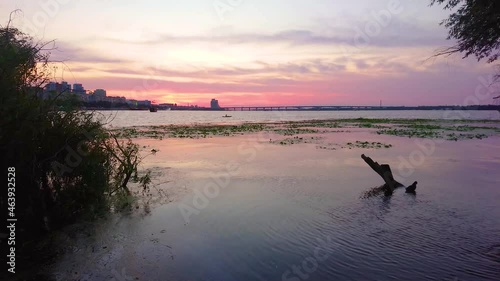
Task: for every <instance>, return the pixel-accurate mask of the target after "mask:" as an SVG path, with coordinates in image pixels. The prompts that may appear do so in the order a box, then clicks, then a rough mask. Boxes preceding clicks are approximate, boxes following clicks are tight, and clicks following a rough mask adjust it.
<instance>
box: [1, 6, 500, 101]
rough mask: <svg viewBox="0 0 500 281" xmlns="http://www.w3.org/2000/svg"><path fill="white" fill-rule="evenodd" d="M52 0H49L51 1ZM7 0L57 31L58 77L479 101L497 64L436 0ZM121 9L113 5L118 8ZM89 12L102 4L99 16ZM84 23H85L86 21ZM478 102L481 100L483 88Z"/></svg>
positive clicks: (218, 89) (337, 96)
mask: <svg viewBox="0 0 500 281" xmlns="http://www.w3.org/2000/svg"><path fill="white" fill-rule="evenodd" d="M49 2H50V1H49ZM53 2H54V3H56V4H57V5H55V6H50V5H48V4H46V1H35V2H33V1H27V0H20V1H10V0H5V1H0V11H2V12H1V13H0V23H1V24H5V23H6V22H7V21H8V17H9V13H10V11H13V10H15V9H21V10H22V11H23V12H22V13H20V14H17V15H16V16H15V18H14V21H13V24H14V26H17V27H19V28H21V30H23V31H25V32H28V33H29V34H30V35H32V36H34V37H35V40H37V41H38V40H41V41H49V40H52V39H55V40H56V42H55V46H56V47H57V49H55V50H53V51H52V52H51V55H52V56H51V58H52V59H53V60H54V61H64V64H61V63H59V64H55V65H54V66H55V67H56V68H55V69H54V73H53V75H52V76H53V77H54V80H57V81H63V80H64V81H68V83H69V84H83V85H85V86H86V87H88V88H92V89H99V88H102V89H106V91H107V94H108V95H110V96H124V97H126V98H127V99H136V100H150V101H156V102H157V103H177V104H182V105H186V104H197V105H199V106H206V107H210V106H211V105H210V101H211V99H217V100H219V101H220V104H221V106H222V107H225V106H266V105H283V106H284V105H378V104H379V103H380V100H383V103H384V105H387V106H391V105H406V106H415V105H469V104H471V99H470V97H471V96H474V95H476V94H477V93H479V92H480V93H481V95H477V96H481V97H482V98H481V99H479V100H478V101H479V103H481V104H488V103H493V100H492V97H493V96H497V95H498V94H491V98H488V97H489V96H490V95H486V94H484V92H485V91H486V89H485V85H486V84H488V81H489V80H488V79H489V78H487V77H488V75H490V74H493V73H495V71H496V70H495V69H494V68H493V66H492V65H488V64H486V63H485V62H477V61H476V60H475V59H474V58H468V59H465V60H462V59H461V57H460V56H452V57H447V58H446V57H440V58H432V56H433V55H434V54H435V52H436V50H438V49H442V48H444V47H448V46H451V45H453V44H454V42H452V41H447V40H446V37H447V32H446V29H445V28H444V27H443V26H439V22H441V20H443V19H445V18H446V17H447V16H448V12H445V11H443V10H442V7H439V6H434V7H429V2H430V1H425V0H424V1H408V0H353V1H349V2H346V1H340V0H331V1H327V0H318V1H314V2H313V1H306V0H290V1H272V0H268V1H263V0H254V1H227V0H209V1H201V0H190V1H184V2H179V1H173V0H167V1H159V0H156V1H154V0H152V1H143V2H140V1H132V0H124V1H119V2H118V1H100V0H89V1H62V0H61V1H59V0H54V1H53ZM110 11H112V12H110ZM81 15H92V17H91V18H87V17H82V16H81ZM76 31H77V32H76ZM474 102H475V100H474Z"/></svg>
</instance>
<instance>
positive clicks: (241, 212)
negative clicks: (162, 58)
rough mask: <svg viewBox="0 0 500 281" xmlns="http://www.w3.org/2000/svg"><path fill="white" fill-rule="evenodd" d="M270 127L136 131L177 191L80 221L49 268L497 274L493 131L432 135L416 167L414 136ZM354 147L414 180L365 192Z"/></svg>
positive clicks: (214, 273) (74, 271) (312, 275)
mask: <svg viewBox="0 0 500 281" xmlns="http://www.w3.org/2000/svg"><path fill="white" fill-rule="evenodd" d="M136 114H137V115H136ZM141 114H142V115H141ZM175 114H179V115H175ZM182 114H184V113H183V112H179V113H178V112H165V113H163V112H162V113H158V114H153V113H149V112H144V113H143V112H139V113H137V112H133V113H130V112H124V113H123V115H129V117H128V118H131V116H130V115H134V116H136V117H137V116H145V117H144V119H140V120H139V118H131V119H130V121H132V122H133V123H134V124H137V125H139V124H141V125H145V124H146V123H147V122H151V123H149V124H152V123H154V122H159V121H158V120H157V119H156V118H163V116H165V118H171V120H177V121H172V122H182V120H180V119H179V118H180V117H179V116H181V115H182ZM203 114H208V113H200V115H199V116H195V117H191V118H192V119H190V120H191V121H190V122H192V120H193V119H196V120H200V121H196V122H204V121H202V119H203V118H206V117H203V118H202V117H201V116H202V115H203ZM210 114H213V113H210ZM218 114H220V113H218ZM245 114H253V112H252V113H247V112H244V113H242V116H241V118H240V119H241V120H245V118H247V117H244V116H247V115H245ZM256 114H257V115H259V114H260V112H259V113H256ZM263 114H269V112H264V113H263ZM300 114H302V113H300ZM303 114H304V115H301V116H300V117H298V116H296V118H305V119H311V117H314V116H316V115H315V114H318V115H321V116H316V117H318V118H325V117H326V115H327V114H339V115H342V116H341V117H342V118H348V117H351V116H350V115H349V114H351V112H334V113H329V112H320V113H314V112H311V113H309V112H305V113H303ZM308 114H311V115H308ZM322 114H325V116H323V115H322ZM365 114H366V115H368V114H374V115H380V114H382V112H380V113H379V112H366V113H365ZM390 114H396V113H390ZM390 114H389V115H390ZM406 114H407V115H405V117H407V118H410V116H411V118H415V117H419V118H422V115H425V116H428V118H434V117H432V115H433V114H439V113H438V112H415V113H406ZM411 114H415V115H411ZM419 114H420V116H419ZM474 114H476V113H474ZM489 114H490V115H489ZM492 114H493V113H491V112H490V113H488V112H478V113H477V114H476V115H475V118H477V119H486V118H488V116H490V117H489V118H493V117H494V116H493V115H492ZM235 115H236V113H235ZM166 116H168V117H166ZM172 116H177V117H175V118H174V117H172ZM259 116H261V115H259ZM382 116H383V115H381V116H376V117H382ZM152 117H154V118H152ZM367 117H368V116H367ZM386 117H398V116H386ZM399 117H402V116H399ZM121 118H124V119H121ZM259 118H268V117H262V116H261V117H259ZM125 119H126V118H125V117H124V116H121V115H120V114H118V115H117V118H115V120H114V121H113V122H114V123H113V124H115V125H116V126H120V124H123V123H124V122H125V121H124V120H125ZM120 120H122V121H120ZM169 120H170V119H169ZM266 120H267V119H266ZM269 120H270V119H269ZM121 122H122V123H121ZM162 122H165V121H162ZM186 122H187V121H186ZM270 137H273V136H268V135H253V136H240V137H231V138H222V137H221V138H211V139H203V140H199V139H198V140H191V139H189V140H180V139H166V140H163V141H158V140H141V141H140V142H141V144H142V145H145V146H147V145H150V146H151V147H155V148H157V149H159V150H160V152H159V153H158V154H157V155H156V156H155V157H150V158H148V161H147V163H146V167H147V168H153V169H157V170H162V171H164V174H163V175H162V176H161V177H160V178H159V179H156V180H155V182H156V183H159V184H158V186H157V188H159V189H162V190H164V191H165V192H166V193H167V194H168V196H170V197H169V198H170V199H171V201H172V202H171V203H169V204H165V205H161V206H159V207H156V208H152V210H151V212H150V213H149V214H146V215H139V214H134V215H130V216H125V217H113V218H110V219H108V220H104V221H102V222H99V223H97V224H96V225H95V226H93V227H85V228H83V229H81V230H79V231H77V233H78V234H77V235H76V236H71V237H70V238H68V240H69V241H71V242H72V245H73V246H72V247H70V249H72V250H70V251H69V252H68V254H67V255H65V256H64V258H63V259H62V260H61V261H60V262H59V263H58V264H57V265H56V266H55V268H54V272H55V273H56V276H57V277H58V280H121V281H123V280H213V281H223V280H238V281H246V280H269V281H271V280H293V281H298V280H318V281H325V280H374V281H375V280H449V281H454V280H471V281H473V280H500V177H499V171H500V138H499V137H491V138H488V139H485V140H467V141H460V142H451V141H450V142H445V143H443V144H436V146H435V147H434V149H433V150H434V151H433V152H432V153H429V154H425V157H424V158H423V159H420V160H419V161H417V162H415V161H413V162H412V163H414V165H413V166H412V167H408V164H407V162H408V161H410V160H409V159H410V157H412V156H411V155H412V153H413V152H414V151H422V146H421V144H418V143H417V142H415V140H413V139H408V138H398V137H391V136H379V135H376V134H372V133H368V132H366V131H353V132H351V133H348V134H338V135H333V136H331V138H332V139H330V140H328V141H332V142H347V141H356V140H367V141H382V142H385V143H390V144H392V145H394V147H393V148H391V149H383V150H366V149H365V150H363V149H352V150H349V149H344V150H336V151H325V150H320V149H317V148H316V147H315V146H314V145H311V144H300V145H293V146H277V145H273V144H270V143H269V142H268V140H267V139H268V138H270ZM266 140H267V141H266ZM362 153H366V154H368V155H369V156H371V157H373V158H374V159H375V160H376V161H379V162H380V163H390V164H391V166H392V167H393V171H394V173H395V175H396V177H397V178H398V180H400V181H401V182H403V183H406V184H410V183H412V182H413V181H415V180H417V181H419V186H418V189H417V194H416V195H409V194H405V193H404V190H398V191H397V192H396V193H395V194H394V196H392V197H391V198H384V197H373V198H368V199H362V198H360V196H361V194H362V193H363V192H364V191H366V190H368V189H370V188H371V187H375V186H378V185H380V184H381V179H380V178H379V176H378V175H376V174H375V173H374V172H373V171H372V170H371V169H370V168H369V167H368V166H367V165H366V164H365V163H364V162H363V161H362V160H361V158H360V155H361V154H362ZM139 213H142V212H139Z"/></svg>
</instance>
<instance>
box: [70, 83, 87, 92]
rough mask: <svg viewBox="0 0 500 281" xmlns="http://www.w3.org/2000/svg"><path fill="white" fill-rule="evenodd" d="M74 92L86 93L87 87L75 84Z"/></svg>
mask: <svg viewBox="0 0 500 281" xmlns="http://www.w3.org/2000/svg"><path fill="white" fill-rule="evenodd" d="M73 93H76V94H85V88H83V85H82V84H73Z"/></svg>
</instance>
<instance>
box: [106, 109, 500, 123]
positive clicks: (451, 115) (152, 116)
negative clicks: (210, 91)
mask: <svg viewBox="0 0 500 281" xmlns="http://www.w3.org/2000/svg"><path fill="white" fill-rule="evenodd" d="M99 114H100V116H102V118H103V119H105V120H107V121H108V122H109V124H110V125H112V126H115V127H129V126H152V125H155V126H157V125H168V124H175V125H189V124H194V123H218V124H231V123H241V122H280V121H300V120H313V119H331V118H334V119H347V118H402V119H466V120H498V119H499V118H500V113H499V112H498V111H472V110H471V111H453V110H448V111H447V110H420V111H419V110H408V111H389V110H387V111H181V110H171V111H158V112H154V113H152V112H149V111H130V110H128V111H100V112H99ZM226 114H227V115H229V116H231V117H230V118H225V117H222V116H224V115H226Z"/></svg>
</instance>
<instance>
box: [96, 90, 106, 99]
mask: <svg viewBox="0 0 500 281" xmlns="http://www.w3.org/2000/svg"><path fill="white" fill-rule="evenodd" d="M94 96H96V97H99V98H105V97H106V90H103V89H96V90H95V91H94Z"/></svg>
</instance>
